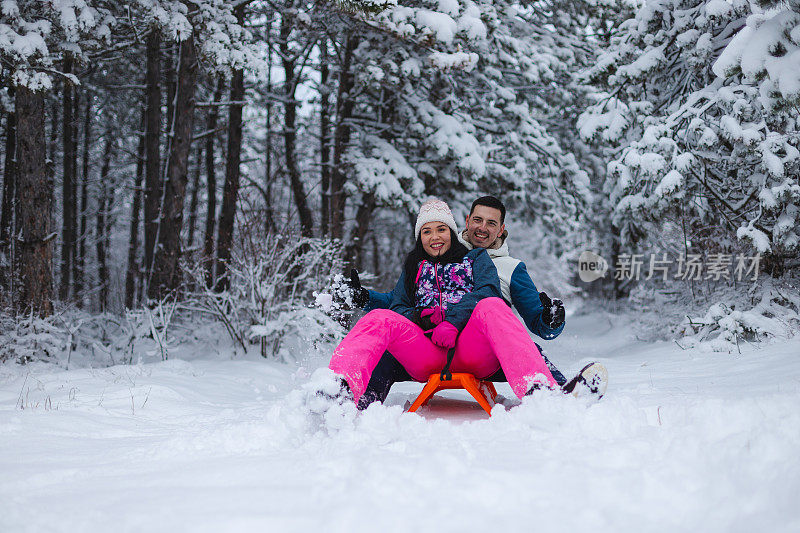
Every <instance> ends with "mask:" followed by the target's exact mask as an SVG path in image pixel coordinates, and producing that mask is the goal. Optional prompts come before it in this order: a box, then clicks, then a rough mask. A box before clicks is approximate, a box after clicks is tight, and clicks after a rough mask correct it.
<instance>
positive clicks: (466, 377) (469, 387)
mask: <svg viewBox="0 0 800 533" xmlns="http://www.w3.org/2000/svg"><path fill="white" fill-rule="evenodd" d="M443 389H465V390H466V391H467V392H469V393H470V394H471V395H472V397H473V398H475V399H476V400H477V401H478V403H479V404H480V405H481V407H483V410H484V411H486V412H487V413H489V416H492V406H493V405H494V400H495V398H496V397H497V391H496V390H495V389H494V385H493V384H492V382H491V381H479V380H478V379H477V378H475V376H473V375H472V374H467V373H464V372H454V373H453V379H441V377H440V375H439V374H431V376H430V377H429V378H428V382H427V383H426V384H425V386H424V387H423V388H422V392H420V393H419V396H417V399H416V400H414V403H413V404H412V405H411V407H409V408H408V412H409V413H413V412H414V411H416V410H417V409H419V408H420V407H422V406H423V405H425V404H426V403H428V401H429V400H430V399H431V397H432V396H433V395H434V394H436V393H437V392H439V391H440V390H443Z"/></svg>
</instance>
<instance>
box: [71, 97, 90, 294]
mask: <svg viewBox="0 0 800 533" xmlns="http://www.w3.org/2000/svg"><path fill="white" fill-rule="evenodd" d="M91 145H92V95H91V93H89V92H87V93H86V115H84V119H83V162H82V172H81V174H82V178H81V205H80V209H79V213H80V222H79V227H78V236H77V240H76V242H75V247H76V249H77V250H76V251H77V256H76V258H75V262H74V265H75V270H74V272H73V275H72V278H73V279H74V280H75V295H76V297H77V298H78V301H79V302H80V301H81V300H82V297H81V293H82V292H83V275H84V272H83V266H84V264H85V262H86V224H87V205H88V203H89V150H90V148H91Z"/></svg>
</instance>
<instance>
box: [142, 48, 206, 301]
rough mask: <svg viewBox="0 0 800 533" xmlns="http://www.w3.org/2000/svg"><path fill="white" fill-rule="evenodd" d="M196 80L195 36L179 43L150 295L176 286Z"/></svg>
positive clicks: (178, 276) (192, 131)
mask: <svg viewBox="0 0 800 533" xmlns="http://www.w3.org/2000/svg"><path fill="white" fill-rule="evenodd" d="M196 82H197V57H196V50H195V44H194V37H193V36H190V37H189V38H187V39H186V40H185V41H183V42H182V43H181V47H180V64H179V67H178V87H177V94H176V96H175V111H174V113H175V116H174V118H173V119H172V122H173V124H174V137H173V139H172V142H171V143H170V144H171V149H170V154H169V162H168V165H167V183H166V184H165V185H164V200H163V202H162V211H161V217H160V227H159V232H158V233H159V237H158V248H157V250H156V254H155V260H154V267H153V275H152V278H151V280H150V286H149V287H148V293H149V294H148V295H149V296H150V297H151V298H159V297H161V296H163V295H164V293H165V292H167V291H171V290H174V289H177V288H178V285H179V284H180V271H179V265H178V260H179V259H180V254H181V229H182V227H183V201H184V197H185V196H186V182H187V180H188V165H189V151H190V150H191V146H192V136H193V133H194V127H193V126H194V108H195V84H196Z"/></svg>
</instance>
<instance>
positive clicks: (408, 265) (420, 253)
mask: <svg viewBox="0 0 800 533" xmlns="http://www.w3.org/2000/svg"><path fill="white" fill-rule="evenodd" d="M417 237H418V238H417V242H416V244H415V245H414V248H413V249H412V250H411V251H410V252H408V255H407V256H406V260H405V262H404V263H403V275H404V276H405V280H404V281H405V285H406V290H408V291H411V294H414V290H413V288H412V287H414V283H415V281H416V276H417V268H418V267H419V262H420V261H422V260H423V259H427V260H428V261H431V262H432V263H442V264H447V263H457V262H459V261H461V260H462V259H464V256H465V255H467V252H469V250H467V247H466V246H464V245H463V244H461V241H459V240H458V235H456V232H455V231H453V228H450V248H449V249H448V250H447V251H446V252H445V253H444V255H440V256H439V257H435V258H434V257H431V256H429V255H428V253H427V252H426V251H425V249H424V248H423V247H422V239H421V238H419V236H417Z"/></svg>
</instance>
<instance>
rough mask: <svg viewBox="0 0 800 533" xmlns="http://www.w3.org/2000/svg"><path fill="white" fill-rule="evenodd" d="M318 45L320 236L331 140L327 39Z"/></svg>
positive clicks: (326, 209) (326, 220)
mask: <svg viewBox="0 0 800 533" xmlns="http://www.w3.org/2000/svg"><path fill="white" fill-rule="evenodd" d="M319 47H320V54H319V57H320V60H319V61H320V71H319V77H320V80H319V84H320V110H319V152H320V196H321V198H320V203H321V204H322V209H321V211H322V222H321V224H322V236H323V237H325V236H327V235H328V231H329V224H330V216H331V215H330V199H331V197H330V194H331V191H330V186H331V183H330V182H331V168H330V155H331V146H330V144H331V140H330V135H329V131H328V130H329V129H330V88H329V87H328V39H327V38H325V37H323V38H322V42H321V43H320V45H319Z"/></svg>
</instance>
